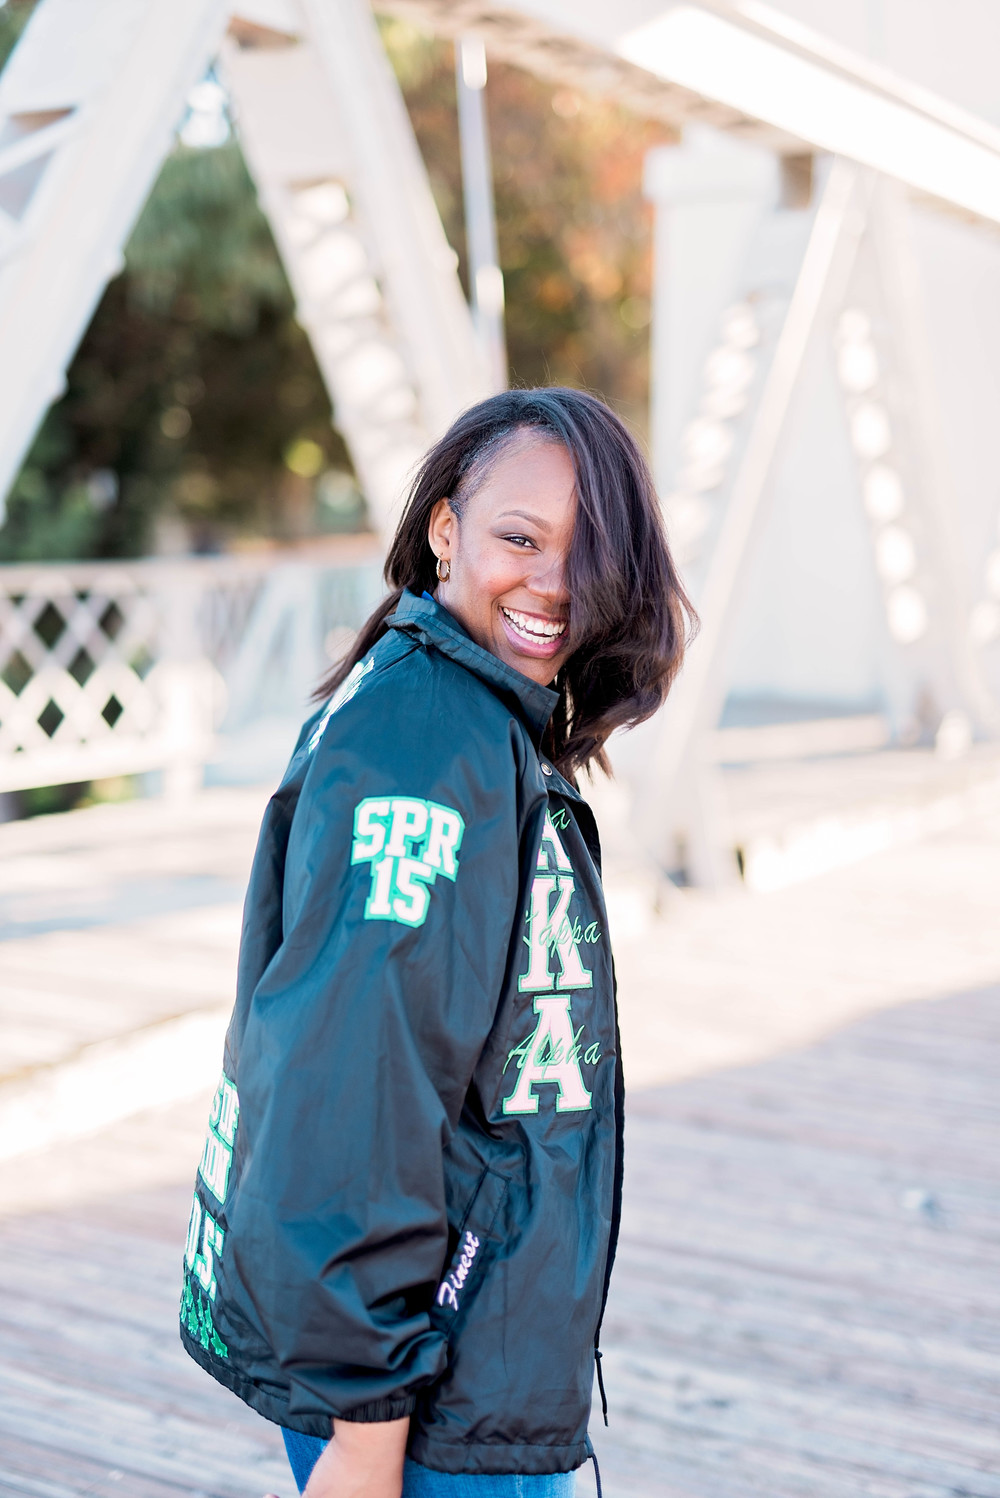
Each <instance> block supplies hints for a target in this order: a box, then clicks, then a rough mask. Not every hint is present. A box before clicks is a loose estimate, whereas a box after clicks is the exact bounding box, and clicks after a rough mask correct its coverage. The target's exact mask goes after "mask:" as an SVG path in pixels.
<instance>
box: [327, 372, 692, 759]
mask: <svg viewBox="0 0 1000 1498" xmlns="http://www.w3.org/2000/svg"><path fill="white" fill-rule="evenodd" d="M386 579H387V581H388V582H389V584H390V587H391V588H392V591H391V592H390V594H389V595H388V597H387V598H386V599H385V600H384V602H383V603H382V604H381V605H380V606H379V608H378V609H376V611H375V612H374V613H373V614H372V616H371V618H370V619H369V620H368V622H367V624H366V625H365V626H364V628H363V629H362V630H361V633H360V634H359V636H358V640H357V643H356V646H355V649H354V651H353V652H352V653H351V654H350V655H349V656H348V657H347V658H346V660H344V661H343V662H342V663H341V665H340V666H339V667H338V668H337V669H336V670H335V671H334V672H333V673H332V674H331V675H330V677H329V678H328V679H327V680H326V681H324V683H323V684H322V686H321V687H320V689H319V691H318V692H317V697H318V698H326V697H329V696H330V694H331V693H332V692H333V691H335V690H336V688H337V687H338V686H339V685H340V683H341V681H343V680H344V678H345V677H346V676H347V674H348V673H349V672H350V670H351V669H352V668H353V666H354V665H355V664H356V662H358V661H360V660H362V659H363V658H364V657H365V655H366V654H367V652H368V651H369V650H370V649H371V647H372V645H373V644H374V643H375V641H376V640H378V639H379V638H380V637H381V635H382V634H383V633H384V632H385V628H386V621H387V619H388V618H389V616H390V615H391V614H392V612H393V611H394V609H395V608H396V606H397V604H398V603H399V600H400V598H401V597H402V595H403V593H404V591H406V590H409V591H411V592H415V593H417V594H418V595H419V594H420V593H422V592H424V591H428V592H431V593H433V594H434V596H435V597H436V598H437V600H438V602H439V603H441V604H443V605H444V607H445V608H446V609H447V610H448V611H449V613H450V614H451V615H453V617H454V618H456V619H457V620H458V622H459V623H460V624H461V625H462V627H463V628H464V629H465V630H466V632H467V633H468V634H469V635H471V637H472V639H473V640H475V641H476V643H477V644H479V645H481V646H482V647H483V648H484V649H486V650H489V651H490V652H491V653H492V654H493V655H496V656H497V657H499V659H500V660H502V661H505V662H506V663H507V664H508V665H510V666H513V667H514V668H515V670H517V671H520V672H521V673H522V674H523V675H525V676H528V677H530V678H531V680H533V681H536V682H538V683H540V684H541V685H549V684H550V683H552V684H554V685H555V686H556V688H557V689H558V691H559V699H558V702H557V704H556V707H555V710H554V712H553V715H552V720H551V724H550V727H549V729H548V731H547V735H546V747H547V748H548V750H549V753H550V754H551V755H552V758H553V759H554V760H555V761H556V763H557V764H558V765H559V768H560V769H561V770H563V771H564V773H568V774H573V773H574V772H575V771H576V770H578V769H580V768H582V767H583V766H585V765H586V764H588V763H589V762H590V761H591V760H593V761H594V762H595V763H596V764H598V765H599V766H601V768H606V767H607V762H606V760H605V756H604V744H605V742H606V741H607V739H608V737H609V736H610V734H611V733H612V732H613V731H614V730H615V729H616V728H622V727H632V726H634V725H635V724H637V723H641V722H643V721H644V720H645V719H646V718H648V717H649V716H650V715H651V714H652V713H653V712H655V711H656V709H657V708H658V707H659V706H660V704H661V702H662V701H663V700H664V698H665V697H666V694H667V692H668V690H669V688H670V684H671V682H672V681H673V679H674V677H675V676H676V674H677V671H678V670H679V669H680V665H681V661H682V659H683V653H684V647H685V643H686V640H687V638H688V635H689V634H690V632H691V628H692V626H693V623H694V613H693V610H692V608H691V605H690V603H689V601H688V599H687V597H686V595H685V593H684V589H683V587H682V585H681V583H680V579H679V577H678V574H677V571H676V568H675V566H674V563H673V560H672V558H671V556H670V552H669V550H668V547H667V543H666V538H665V536H664V532H663V522H662V518H661V510H660V505H659V501H658V499H657V496H656V493H655V490H654V488H653V481H652V478H651V476H650V473H649V469H648V467H647V465H646V462H645V460H644V458H643V456H642V453H641V452H640V451H639V448H638V445H637V444H636V441H635V439H634V438H633V437H632V435H631V433H630V432H629V431H628V429H627V428H626V427H625V425H624V424H623V423H622V422H621V421H620V420H619V419H618V417H617V416H615V414H614V413H613V412H612V411H611V410H610V409H609V408H608V407H607V406H606V405H605V404H604V403H603V402H602V401H600V400H597V399H596V398H595V397H594V396H591V395H587V394H585V393H584V392H582V391H579V390H571V389H567V388H565V387H559V386H556V387H551V388H547V389H537V390H510V391H506V392H504V393H503V394H501V395H497V396H493V397H491V398H490V399H489V400H486V401H482V402H481V403H480V404H479V405H477V406H473V407H472V408H471V409H470V410H468V411H466V412H465V413H464V414H463V415H462V416H460V417H459V418H458V420H457V421H456V422H455V424H454V425H453V426H452V427H451V429H450V430H449V431H448V432H447V433H446V434H445V436H444V437H443V438H442V439H441V441H440V442H439V443H438V444H437V445H436V446H435V447H433V448H432V449H431V451H430V452H429V453H428V455H427V457H426V458H425V459H424V462H423V464H422V466H421V468H420V471H419V472H418V474H417V477H416V480H415V482H414V485H413V489H412V491H411V495H410V500H409V503H408V505H407V508H406V511H405V513H404V515H403V518H402V520H401V522H400V525H399V529H398V530H397V532H396V537H395V540H394V541H393V544H392V547H391V549H390V551H389V557H388V561H387V563H386Z"/></svg>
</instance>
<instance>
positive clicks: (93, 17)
mask: <svg viewBox="0 0 1000 1498" xmlns="http://www.w3.org/2000/svg"><path fill="white" fill-rule="evenodd" d="M226 9H227V7H226V3H225V0H91V3H89V4H87V5H80V4H78V3H77V0H42V3H41V4H40V5H39V6H38V7H37V9H36V10H35V12H34V14H33V15H32V17H31V20H30V22H29V23H28V26H27V29H26V31H25V33H24V35H23V36H22V38H21V40H20V42H19V43H18V46H17V47H16V48H15V50H14V53H13V54H12V56H11V58H10V59H9V61H8V63H7V66H6V67H5V68H4V70H3V73H2V74H0V327H2V329H3V345H2V351H0V413H2V415H0V496H2V495H4V494H6V492H7V489H8V488H9V486H10V483H11V481H12V479H13V478H14V475H15V474H16V472H17V467H18V464H19V463H20V461H21V458H22V457H23V455H24V452H25V450H26V448H27V446H28V443H29V442H30V441H31V438H32V436H33V435H34V432H35V429H36V428H37V426H38V423H39V421H40V420H41V418H42V416H43V414H44V412H45V410H46V407H47V406H48V405H49V404H50V402H51V401H52V400H54V399H55V398H56V396H58V395H59V393H60V391H61V389H62V382H63V376H64V371H65V368H66V365H67V364H68V362H69V360H70V358H71V357H72V355H73V352H74V350H75V349H76V346H77V344H78V343H79V341H80V338H81V336H82V334H83V332H84V329H85V328H86V325H87V322H88V321H89V319H90V317H91V314H92V313H93V310H94V307H95V306H96V305H97V302H98V300H99V298H100V296H101V293H102V291H103V290H104V286H105V284H106V282H107V281H108V279H109V277H110V276H112V275H114V274H115V273H116V272H117V271H118V270H119V269H120V266H121V250H122V246H123V244H124V242H125V239H126V237H127V235H128V232H129V230H130V229H131V227H132V224H133V222H134V221H135V218H136V215H137V214H138V212H139V209H140V208H141V206H142V203H143V200H144V199H145V197H146V195H147V193H148V192H149V188H150V185H151V183H152V181H153V179H154V177H155V175H156V173H157V171H158V169H159V166H160V163H161V161H162V160H163V157H164V156H165V155H166V153H167V151H168V150H169V149H170V145H171V141H172V139H173V131H174V128H175V126H176V125H177V123H178V120H179V117H180V115H181V112H182V110H183V107H184V100H185V98H186V96H187V93H188V90H189V89H190V88H191V86H192V84H193V83H194V82H195V81H196V80H197V79H198V78H200V77H201V76H202V74H203V73H204V72H205V69H206V68H207V66H208V64H209V61H210V59H211V58H212V56H213V54H214V52H215V51H216V49H217V48H218V45H219V40H220V38H221V36H222V31H223V28H224V26H225V22H226Z"/></svg>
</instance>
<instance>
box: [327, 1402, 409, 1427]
mask: <svg viewBox="0 0 1000 1498" xmlns="http://www.w3.org/2000/svg"><path fill="white" fill-rule="evenodd" d="M416 1407H417V1396H416V1395H415V1394H407V1395H405V1396H404V1397H403V1398H402V1399H373V1400H372V1402H371V1404H359V1405H358V1406H357V1407H356V1408H355V1409H353V1410H347V1411H345V1413H344V1414H343V1415H338V1416H337V1417H336V1418H337V1419H338V1420H350V1421H352V1422H354V1423H356V1424H359V1425H361V1424H364V1425H376V1424H378V1423H379V1422H381V1421H384V1420H403V1419H406V1418H407V1416H409V1415H412V1414H413V1411H414V1410H415V1409H416Z"/></svg>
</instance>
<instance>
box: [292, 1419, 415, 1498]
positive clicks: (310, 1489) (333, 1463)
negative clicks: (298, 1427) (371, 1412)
mask: <svg viewBox="0 0 1000 1498" xmlns="http://www.w3.org/2000/svg"><path fill="white" fill-rule="evenodd" d="M409 1433H410V1422H409V1420H408V1419H403V1420H382V1421H377V1422H374V1423H371V1424H358V1423H357V1422H355V1421H351V1420H334V1422H333V1440H332V1441H330V1442H329V1444H328V1445H327V1447H326V1449H325V1450H324V1452H323V1454H322V1456H321V1457H320V1459H319V1461H318V1462H317V1463H316V1465H315V1467H314V1468H313V1470H312V1476H311V1477H310V1479H309V1482H308V1483H307V1485H306V1490H305V1493H304V1494H303V1498H400V1495H401V1494H402V1491H403V1458H404V1457H405V1455H406V1440H407V1437H408V1435H409ZM267 1498H275V1494H273V1493H268V1494H267Z"/></svg>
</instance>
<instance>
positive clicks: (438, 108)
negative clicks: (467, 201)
mask: <svg viewBox="0 0 1000 1498" xmlns="http://www.w3.org/2000/svg"><path fill="white" fill-rule="evenodd" d="M30 10H31V4H30V3H26V0H9V3H8V4H7V5H6V6H3V5H0V64H2V61H3V60H4V58H5V56H6V53H7V52H9V51H10V49H11V48H12V47H13V45H14V43H15V41H16V38H17V35H18V34H19V32H20V30H21V29H22V27H23V24H24V21H25V20H26V18H27V16H28V14H29V13H30ZM382 30H383V37H384V40H385V43H386V46H387V49H388V52H389V55H390V57H391V59H392V62H393V65H394V67H395V68H396V71H397V75H398V76H399V79H400V82H401V84H402V87H403V91H404V94H405V96H406V100H407V104H408V106H409V108H410V111H411V116H412V118H413V122H414V126H415V129H416V133H417V137H418V139H419V141H420V144H421V148H422V150H423V153H424V157H425V160H426V161H427V164H428V171H429V174H430V178H431V185H432V188H433V190H434V194H435V197H436V199H437V202H438V206H439V209H440V211H441V214H442V218H443V220H444V224H445V228H446V231H447V233H448V236H449V239H450V240H451V242H452V244H454V245H455V246H456V249H457V250H458V252H459V257H460V266H461V270H462V274H463V275H464V273H465V264H464V260H465V233H464V225H463V220H462V193H461V171H460V161H459V152H458V134H457V121H456V111H455V83H454V63H453V53H452V48H451V46H450V45H448V44H445V43H442V42H440V41H438V40H436V39H435V38H433V37H432V36H429V35H427V34H424V33H422V32H420V31H418V30H415V29H414V28H413V27H411V26H408V25H406V24H404V23H402V22H399V21H397V20H386V21H384V22H383V23H382ZM488 100H489V109H490V121H491V131H492V139H493V158H494V171H495V178H496V196H497V213H498V220H499V237H500V258H501V262H502V265H503V269H504V272H505V276H506V286H507V336H508V345H509V354H510V366H511V378H512V380H513V381H515V382H517V383H520V384H545V383H552V382H561V383H568V384H575V385H584V386H586V387H588V388H590V389H593V390H596V391H597V392H599V393H600V394H602V395H604V396H606V398H608V399H609V400H610V401H611V402H612V404H614V405H615V406H616V407H617V408H618V409H619V410H620V411H621V412H622V414H623V415H624V416H626V417H627V418H628V419H629V420H631V421H632V422H633V423H634V424H635V425H636V426H638V427H639V428H640V430H641V429H643V428H644V426H645V417H646V399H647V342H648V335H647V324H648V321H649V294H650V285H649V276H650V256H649V215H648V212H647V209H646V206H645V204H644V203H643V201H642V195H641V171H642V159H643V155H644V153H645V150H646V149H647V148H648V146H649V145H651V144H653V143H654V142H656V141H658V140H662V139H664V138H665V137H666V132H665V130H664V129H663V128H662V127H660V126H656V125H653V124H650V123H649V122H646V121H641V120H636V119H634V118H632V117H630V116H628V115H626V114H625V113H623V112H622V111H620V110H618V109H616V108H615V107H614V106H613V105H611V104H607V103H603V102H600V101H597V100H593V99H590V98H588V97H586V96H583V95H577V94H576V93H574V92H572V91H570V90H566V89H555V90H554V89H553V88H552V87H551V86H550V85H547V84H545V83H544V82H541V81H539V80H538V79H535V78H533V77H531V76H529V75H527V74H525V73H522V72H520V71H518V70H516V69H513V68H509V67H504V66H502V65H499V64H497V65H493V64H491V68H490V82H489V89H488ZM330 423H331V414H330V406H329V400H328V397H327V395H326V391H325V388H324V386H323V383H322V380H321V378H320V375H319V371H318V369H317V367H316V362H315V359H314V357H313V354H312V350H311V349H310V347H309V343H308V340H307V338H306V336H305V334H304V333H303V331H302V329H301V328H300V327H299V325H298V323H297V322H296V321H295V318H294V310H293V304H292V297H291V292H290V290H289V288H288V284H287V281H286V279H285V275H284V271H283V270H282V267H281V264H280V261H279V259H278V255H277V251H276V249H275V246H274V242H273V239H272V237H271V233H270V230H269V228H268V225H267V222H266V220H265V218H264V216H263V214H262V213H261V211H260V209H259V207H258V205H257V201H256V196H255V193H254V188H253V184H252V182H251V180H250V177H249V174H248V172H247V170H246V167H245V164H244V162H243V158H242V155H241V153H240V150H239V147H238V145H237V144H236V143H235V142H234V141H232V140H230V141H228V142H226V143H225V144H223V145H221V146H217V147H215V148H214V149H207V150H197V149H191V148H189V147H186V146H183V145H179V146H178V147H177V149H176V150H175V151H174V152H173V154H172V155H171V156H170V157H169V158H168V159H167V161H166V162H165V164H164V167H163V170H162V172H161V174H160V177H159V179H158V181H157V183H156V186H155V187H154V189H153V192H152V194H151V196H150V198H149V201H148V202H147V204H146V206H145V208H144V210H143V212H142V214H141V216H140V218H139V220H138V222H137V224H136V226H135V229H134V231H133V233H132V236H131V239H130V241H129V243H128V245H127V247H126V253H125V270H124V272H123V273H122V274H121V275H120V276H118V277H117V278H116V279H115V280H114V281H112V282H111V284H110V285H109V286H108V288H107V290H106V292H105V294H104V296H103V298H102V300H101V303H100V305H99V307H98V309H97V311H96V313H95V315H94V318H93V320H92V322H91V325H90V327H89V329H88V330H87V333H86V334H85V336H84V338H83V341H82V343H81V345H80V348H79V350H78V351H77V354H76V356H75V358H74V360H73V361H72V364H71V365H70V368H69V370H68V372H67V388H66V392H65V394H64V395H63V396H62V398H61V399H60V400H59V401H58V402H57V403H56V404H55V405H54V406H53V407H52V408H51V409H50V411H49V413H48V414H47V416H46V418H45V420H44V422H43V424H42V426H41V429H40V430H39V433H38V435H37V437H36V439H35V442H34V443H33V445H32V448H31V451H30V452H29V454H28V457H27V459H26V461H25V463H24V466H23V468H22V470H21V473H20V474H19V476H18V478H17V480H16V481H15V483H14V486H13V488H12V491H11V494H10V496H9V500H8V520H7V523H6V525H5V526H4V527H3V528H2V529H0V561H17V560H33V559H45V558H68V557H87V556H112V557H113V556H130V555H136V554H139V553H141V552H142V551H144V550H146V549H148V548H149V547H150V546H156V547H158V548H159V549H169V548H171V547H178V548H182V547H185V546H188V545H194V546H195V547H196V548H199V549H203V550H210V549H214V548H216V547H218V546H221V545H224V544H227V543H228V542H229V541H230V540H231V539H233V538H235V537H238V536H243V537H252V536H260V537H277V538H282V539H293V538H296V537H297V536H299V535H302V534H305V533H308V532H311V531H313V530H315V529H317V528H321V529H339V528H352V527H354V526H356V525H357V524H358V523H359V521H361V519H362V517H361V516H359V512H358V508H357V503H356V501H357V495H356V491H355V490H354V489H353V487H352V484H351V481H350V477H349V475H350V462H349V459H348V457H347V453H346V450H345V449H344V446H343V443H342V441H341V440H340V438H339V436H338V435H337V434H336V432H335V431H334V430H333V428H332V426H331V424H330ZM338 475H339V477H338Z"/></svg>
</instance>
